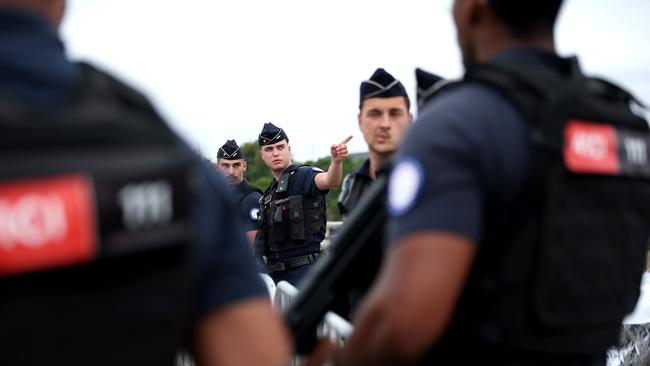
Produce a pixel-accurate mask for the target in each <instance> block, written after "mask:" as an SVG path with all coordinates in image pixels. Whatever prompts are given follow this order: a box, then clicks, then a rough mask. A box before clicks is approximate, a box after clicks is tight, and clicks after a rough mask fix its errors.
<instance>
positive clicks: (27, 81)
mask: <svg viewBox="0 0 650 366" xmlns="http://www.w3.org/2000/svg"><path fill="white" fill-rule="evenodd" d="M80 76H81V72H80V70H79V69H78V67H77V66H76V65H75V64H74V63H72V62H70V61H69V60H68V59H67V57H66V55H65V49H64V46H63V43H62V42H61V39H60V38H59V36H58V33H57V30H56V29H55V28H54V26H53V25H52V24H51V23H50V22H49V21H48V20H47V19H46V18H45V17H44V16H41V15H40V14H37V13H34V12H29V11H25V10H22V9H14V8H2V9H0V88H1V89H2V91H3V93H7V94H9V95H12V96H16V97H18V98H19V99H20V100H23V101H25V102H27V103H29V105H30V106H34V107H38V106H41V105H42V106H46V107H49V106H54V105H56V104H58V103H62V102H64V101H65V100H66V99H67V98H68V97H70V96H71V93H72V90H73V89H74V87H75V86H76V83H77V81H78V80H79V79H80Z"/></svg>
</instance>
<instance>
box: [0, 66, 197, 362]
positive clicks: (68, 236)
mask: <svg viewBox="0 0 650 366" xmlns="http://www.w3.org/2000/svg"><path fill="white" fill-rule="evenodd" d="M80 67H81V69H82V74H83V76H82V83H81V85H80V88H79V90H78V94H77V96H76V98H75V99H74V100H73V102H71V103H70V104H68V105H66V106H64V107H61V108H60V109H57V110H54V111H48V113H41V112H31V111H28V110H23V109H19V108H18V107H15V106H11V105H9V104H8V103H5V102H0V151H2V153H1V154H0V166H2V169H1V170H0V294H1V295H0V324H1V326H0V355H2V356H1V358H2V363H3V364H7V365H43V364H50V363H55V364H61V365H89V364H92V365H113V364H118V363H119V364H125V365H126V364H133V365H144V364H147V365H161V364H169V365H171V364H172V363H173V362H174V360H175V354H176V352H177V351H178V349H179V346H180V345H181V342H182V341H183V338H184V336H185V335H186V334H187V331H188V324H189V322H190V319H191V317H192V316H193V314H191V312H192V311H193V310H192V309H193V308H194V305H195V304H194V303H193V302H194V301H193V300H192V299H194V298H196V295H195V291H196V288H195V287H194V285H193V284H194V283H195V282H196V278H195V271H196V270H197V265H196V262H195V259H196V258H195V249H196V248H195V246H194V243H195V238H194V236H193V234H192V232H193V228H192V221H191V210H190V209H191V208H190V206H189V202H191V195H192V194H193V188H192V187H193V186H194V185H195V184H196V179H197V174H196V173H197V172H196V171H195V170H194V169H196V166H195V162H194V161H195V159H194V158H193V157H192V154H191V152H190V151H189V149H187V148H186V147H185V146H182V144H181V142H180V141H179V140H178V139H177V137H176V136H175V135H174V133H173V132H172V131H171V130H170V129H169V127H168V126H166V125H165V124H164V122H163V121H162V120H161V119H160V117H159V116H158V115H157V114H156V112H155V111H154V110H153V108H152V107H151V106H150V105H149V103H148V101H147V100H146V99H145V98H144V97H143V96H141V95H139V94H138V93H136V92H135V91H133V90H131V89H130V88H128V87H127V86H125V85H123V84H121V83H120V82H118V81H117V80H115V79H113V78H111V77H110V76H108V75H105V74H103V73H101V72H99V71H97V70H95V69H93V68H91V67H90V66H88V65H80Z"/></svg>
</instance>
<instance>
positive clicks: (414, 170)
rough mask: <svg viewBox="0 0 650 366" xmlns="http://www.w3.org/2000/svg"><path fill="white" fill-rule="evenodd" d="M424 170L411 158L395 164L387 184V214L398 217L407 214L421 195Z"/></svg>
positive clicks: (405, 158)
mask: <svg viewBox="0 0 650 366" xmlns="http://www.w3.org/2000/svg"><path fill="white" fill-rule="evenodd" d="M423 187H424V169H422V164H420V162H419V161H417V160H416V159H414V158H412V157H404V158H402V159H400V160H399V161H397V162H396V164H395V167H394V168H393V171H392V173H391V175H390V180H389V182H388V213H389V214H390V215H391V216H393V217H400V216H402V215H403V214H405V213H407V212H408V211H409V210H410V209H411V208H413V206H414V205H415V203H416V202H417V199H418V197H419V196H420V194H421V193H422V189H423Z"/></svg>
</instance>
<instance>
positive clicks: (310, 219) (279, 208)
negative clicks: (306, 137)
mask: <svg viewBox="0 0 650 366" xmlns="http://www.w3.org/2000/svg"><path fill="white" fill-rule="evenodd" d="M351 138H352V136H349V137H348V138H346V139H345V140H344V141H343V142H341V143H339V144H335V145H332V146H331V148H330V154H331V155H332V162H331V163H330V166H329V169H328V170H327V172H323V171H322V170H321V169H320V168H317V167H310V166H297V165H294V164H292V163H291V146H290V145H289V138H288V137H287V134H286V133H285V132H284V130H283V129H282V128H280V127H277V126H275V125H274V124H272V123H265V124H264V127H263V129H262V132H261V133H260V135H259V145H260V149H261V154H262V159H263V160H264V163H265V164H266V166H267V167H268V168H269V169H270V170H271V174H273V182H271V185H270V186H269V187H268V188H267V189H266V191H265V192H264V196H263V197H262V201H261V224H262V229H261V230H260V232H259V235H258V237H257V245H256V246H257V248H258V251H259V252H260V254H261V255H262V256H263V257H264V258H266V269H267V271H268V273H269V274H270V275H271V277H272V278H273V279H274V280H275V281H276V282H279V281H283V280H284V281H288V282H290V283H292V284H294V285H297V283H298V281H299V280H300V279H301V278H302V276H303V275H304V274H305V273H306V272H307V270H308V269H309V267H310V265H311V264H312V263H314V261H315V260H316V257H317V256H318V254H319V253H320V243H321V241H323V239H324V238H325V229H326V225H327V212H326V207H325V195H326V194H327V192H328V190H329V189H330V188H332V187H335V186H337V185H338V184H340V183H341V178H342V175H343V166H342V164H343V160H345V159H346V158H347V156H348V150H347V146H346V144H347V143H348V141H350V139H351Z"/></svg>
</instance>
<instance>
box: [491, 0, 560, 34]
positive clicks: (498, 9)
mask: <svg viewBox="0 0 650 366" xmlns="http://www.w3.org/2000/svg"><path fill="white" fill-rule="evenodd" d="M562 2H563V0H488V3H489V4H490V8H492V10H493V11H494V12H495V14H496V15H497V16H498V17H499V18H500V19H501V20H503V21H504V22H505V23H506V24H507V25H508V26H509V27H510V30H511V31H512V33H513V34H514V35H516V36H520V37H527V36H531V35H534V34H536V33H539V32H549V33H552V32H553V28H554V27H555V21H556V19H557V15H558V13H559V12H560V7H561V6H562Z"/></svg>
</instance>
